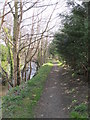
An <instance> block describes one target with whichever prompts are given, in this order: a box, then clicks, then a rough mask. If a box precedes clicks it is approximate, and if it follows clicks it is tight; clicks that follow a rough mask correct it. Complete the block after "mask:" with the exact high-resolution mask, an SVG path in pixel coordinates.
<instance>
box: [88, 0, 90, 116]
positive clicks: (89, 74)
mask: <svg viewBox="0 0 90 120" xmlns="http://www.w3.org/2000/svg"><path fill="white" fill-rule="evenodd" d="M88 114H89V117H90V2H88Z"/></svg>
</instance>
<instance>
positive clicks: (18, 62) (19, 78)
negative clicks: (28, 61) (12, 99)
mask: <svg viewBox="0 0 90 120" xmlns="http://www.w3.org/2000/svg"><path fill="white" fill-rule="evenodd" d="M20 82H21V77H20V58H19V55H17V85H18V86H19V85H20Z"/></svg>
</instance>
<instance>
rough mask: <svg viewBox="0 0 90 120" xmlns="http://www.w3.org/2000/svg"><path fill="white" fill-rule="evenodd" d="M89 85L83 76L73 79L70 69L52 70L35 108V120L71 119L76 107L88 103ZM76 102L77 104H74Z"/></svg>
mask: <svg viewBox="0 0 90 120" xmlns="http://www.w3.org/2000/svg"><path fill="white" fill-rule="evenodd" d="M81 79H82V80H81ZM87 95H88V85H87V83H86V81H85V80H84V78H82V77H81V76H79V77H77V78H73V77H72V72H71V70H70V69H69V68H68V67H58V66H57V64H55V65H54V67H53V68H52V70H51V72H50V74H49V76H48V78H47V81H46V84H45V87H44V91H43V94H42V96H41V98H40V100H39V102H38V104H37V106H36V108H35V116H34V117H35V118H69V115H70V111H71V110H72V108H73V107H74V106H75V105H79V104H80V103H82V102H87V97H86V96H87ZM74 100H76V102H72V101H74Z"/></svg>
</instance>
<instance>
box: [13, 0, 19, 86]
mask: <svg viewBox="0 0 90 120" xmlns="http://www.w3.org/2000/svg"><path fill="white" fill-rule="evenodd" d="M14 5H15V14H14V28H13V43H14V47H13V61H14V86H16V85H17V42H18V2H17V1H15V2H14Z"/></svg>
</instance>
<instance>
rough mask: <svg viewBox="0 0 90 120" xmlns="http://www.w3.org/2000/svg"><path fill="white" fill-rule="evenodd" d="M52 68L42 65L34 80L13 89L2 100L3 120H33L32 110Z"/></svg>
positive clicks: (49, 65) (50, 65)
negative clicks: (17, 119)
mask: <svg viewBox="0 0 90 120" xmlns="http://www.w3.org/2000/svg"><path fill="white" fill-rule="evenodd" d="M52 66H53V64H52V63H48V64H45V65H43V66H42V67H41V68H40V69H39V71H38V72H37V75H36V76H35V77H34V78H32V79H31V80H30V81H28V82H27V83H25V84H22V85H20V86H19V87H18V86H17V87H15V88H13V89H12V90H11V91H10V92H9V93H8V95H7V96H5V97H4V98H3V105H2V106H3V118H33V109H34V107H35V105H36V104H37V102H38V100H39V99H40V96H41V94H42V91H43V87H44V83H45V81H46V78H47V76H48V74H49V72H50V70H51V68H52Z"/></svg>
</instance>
